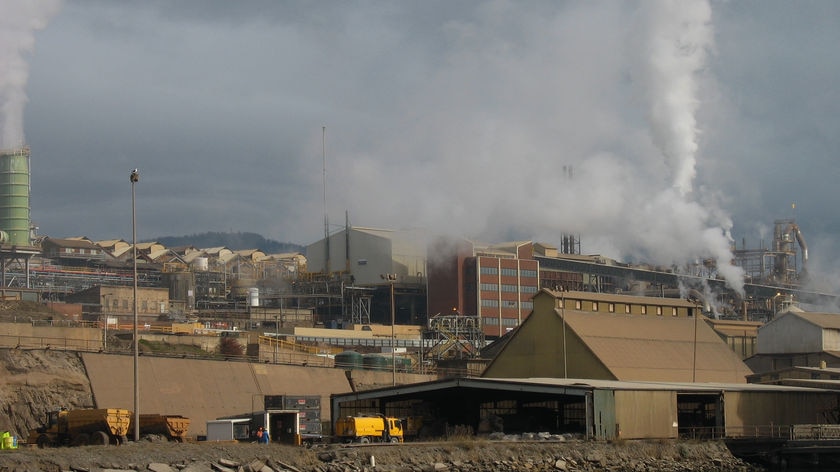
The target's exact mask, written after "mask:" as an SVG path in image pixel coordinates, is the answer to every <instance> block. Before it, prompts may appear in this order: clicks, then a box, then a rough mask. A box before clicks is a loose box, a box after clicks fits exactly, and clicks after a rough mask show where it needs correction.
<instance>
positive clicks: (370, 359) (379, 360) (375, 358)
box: [362, 354, 391, 370]
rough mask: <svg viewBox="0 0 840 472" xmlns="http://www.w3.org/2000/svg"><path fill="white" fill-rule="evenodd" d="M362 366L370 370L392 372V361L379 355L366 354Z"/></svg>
mask: <svg viewBox="0 0 840 472" xmlns="http://www.w3.org/2000/svg"><path fill="white" fill-rule="evenodd" d="M362 364H363V365H364V367H365V369H368V370H390V369H391V359H390V358H386V357H385V356H380V355H379V354H365V355H364V357H363V359H362Z"/></svg>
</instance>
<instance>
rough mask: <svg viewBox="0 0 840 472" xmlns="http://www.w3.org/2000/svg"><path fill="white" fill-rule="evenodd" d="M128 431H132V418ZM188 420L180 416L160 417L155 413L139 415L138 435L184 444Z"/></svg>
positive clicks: (188, 426) (188, 425) (188, 424)
mask: <svg viewBox="0 0 840 472" xmlns="http://www.w3.org/2000/svg"><path fill="white" fill-rule="evenodd" d="M131 420H132V422H131V425H130V426H129V428H128V431H129V432H131V431H134V418H133V417H132V419H131ZM189 428H190V419H189V418H186V417H184V416H180V415H160V414H157V413H148V414H143V413H141V414H140V434H141V435H147V434H157V435H159V436H163V437H165V438H166V439H168V440H170V441H177V442H184V441H185V440H186V438H187V430H188V429H189Z"/></svg>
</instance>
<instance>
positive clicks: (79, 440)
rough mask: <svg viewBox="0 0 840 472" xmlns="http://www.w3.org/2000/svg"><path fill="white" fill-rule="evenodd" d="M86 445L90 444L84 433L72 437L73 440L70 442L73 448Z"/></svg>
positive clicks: (88, 437)
mask: <svg viewBox="0 0 840 472" xmlns="http://www.w3.org/2000/svg"><path fill="white" fill-rule="evenodd" d="M88 443H90V436H88V435H87V434H85V433H80V434H77V435H75V436H73V440H72V441H71V442H70V444H72V445H73V446H87V445H88Z"/></svg>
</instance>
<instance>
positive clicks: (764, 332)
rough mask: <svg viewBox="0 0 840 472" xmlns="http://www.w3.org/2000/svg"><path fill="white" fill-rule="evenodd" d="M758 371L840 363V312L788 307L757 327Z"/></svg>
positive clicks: (752, 360)
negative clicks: (819, 311)
mask: <svg viewBox="0 0 840 472" xmlns="http://www.w3.org/2000/svg"><path fill="white" fill-rule="evenodd" d="M745 362H746V363H747V365H749V366H750V368H751V369H752V370H753V371H754V372H756V373H763V372H774V371H780V370H783V369H788V368H792V367H834V368H837V367H840V314H837V313H816V312H805V311H801V310H797V309H793V308H791V309H789V310H788V311H786V312H785V313H782V314H781V315H779V316H777V317H776V318H774V319H773V320H772V321H770V322H769V323H767V324H765V325H764V326H762V327H761V328H759V329H758V346H757V352H756V354H755V355H753V356H752V357H749V358H748V359H746V360H745Z"/></svg>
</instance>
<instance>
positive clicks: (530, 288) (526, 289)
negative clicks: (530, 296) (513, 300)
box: [521, 285, 537, 293]
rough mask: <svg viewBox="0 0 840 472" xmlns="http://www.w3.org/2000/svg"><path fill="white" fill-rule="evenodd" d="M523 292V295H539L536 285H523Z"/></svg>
mask: <svg viewBox="0 0 840 472" xmlns="http://www.w3.org/2000/svg"><path fill="white" fill-rule="evenodd" d="M521 291H522V293H537V287H536V286H535V285H523V286H522V288H521Z"/></svg>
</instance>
